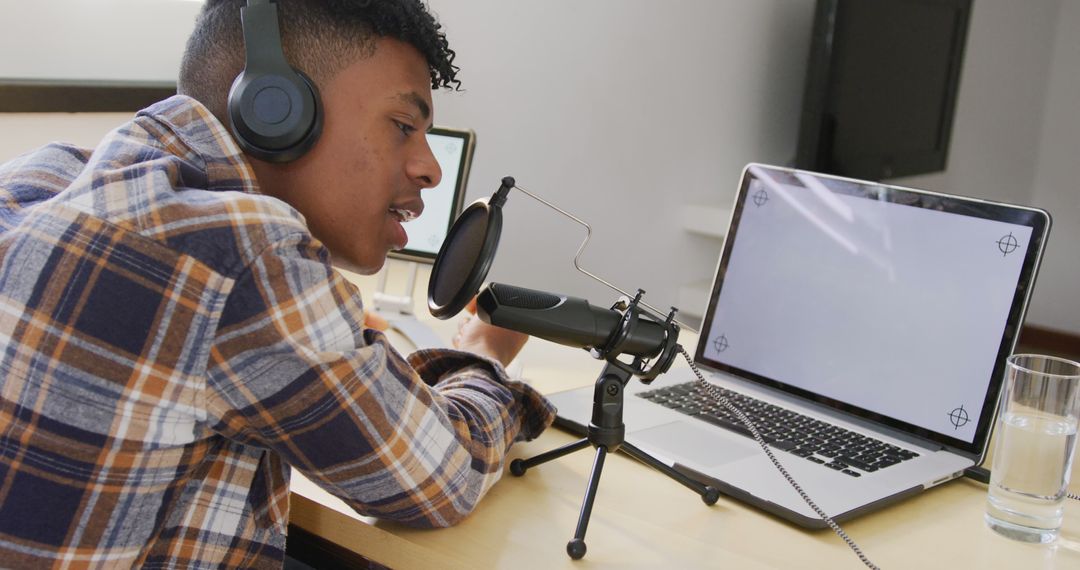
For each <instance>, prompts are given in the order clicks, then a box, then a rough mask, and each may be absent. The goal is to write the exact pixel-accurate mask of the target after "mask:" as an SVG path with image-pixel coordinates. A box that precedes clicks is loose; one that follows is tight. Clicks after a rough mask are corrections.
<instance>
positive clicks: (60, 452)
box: [0, 0, 553, 568]
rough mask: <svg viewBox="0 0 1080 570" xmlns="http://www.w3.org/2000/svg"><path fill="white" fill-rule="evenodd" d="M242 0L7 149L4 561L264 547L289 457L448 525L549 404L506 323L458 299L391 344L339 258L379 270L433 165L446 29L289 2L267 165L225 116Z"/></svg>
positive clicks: (223, 562)
mask: <svg viewBox="0 0 1080 570" xmlns="http://www.w3.org/2000/svg"><path fill="white" fill-rule="evenodd" d="M249 4H253V5H254V4H265V2H249ZM243 5H244V2H240V1H236V0H217V1H215V0H208V1H207V2H206V5H205V7H204V8H203V11H202V13H201V15H200V17H199V20H198V22H197V25H196V31H195V32H194V34H193V35H192V38H191V40H190V41H189V44H188V47H187V50H186V53H185V56H184V62H183V64H182V70H181V74H180V81H179V87H180V89H179V91H180V93H181V94H180V95H177V96H176V97H173V98H171V99H168V100H166V101H163V102H161V103H158V104H156V105H154V106H152V107H150V108H148V109H146V110H144V111H142V112H140V113H139V114H138V115H137V116H136V117H135V119H134V120H132V121H131V122H130V123H127V124H125V125H123V126H121V127H119V128H118V129H117V130H115V131H113V132H112V133H110V134H109V135H108V136H106V138H105V139H104V140H103V141H102V142H101V144H100V145H99V146H98V147H97V148H96V149H94V150H93V151H90V150H82V149H76V148H72V147H70V146H65V145H59V144H57V145H50V146H47V147H45V148H43V149H40V150H37V151H35V152H32V153H30V154H27V155H24V156H23V157H20V158H18V159H16V160H15V161H13V162H10V163H8V164H5V165H2V166H0V197H2V198H3V204H4V207H3V209H2V210H0V349H2V352H0V456H2V460H0V565H3V566H14V567H35V568H37V567H48V566H65V567H131V566H134V567H141V568H159V567H169V568H173V567H230V568H232V567H235V568H253V567H280V565H281V561H282V557H283V551H284V544H285V530H286V524H287V517H288V480H289V466H292V468H295V469H299V470H300V471H301V472H303V473H304V474H305V475H307V476H308V477H309V478H311V479H313V480H315V481H317V482H318V483H319V484H320V485H322V486H323V487H324V488H326V489H327V490H329V491H330V492H332V493H334V494H335V495H337V496H339V497H341V498H342V499H344V500H345V501H346V502H347V503H349V504H350V505H352V506H353V507H354V508H355V509H357V510H358V511H359V512H361V513H365V514H369V515H374V516H378V517H384V518H388V519H394V520H398V521H401V522H403V523H406V524H410V525H417V526H445V525H451V524H454V523H455V522H457V521H459V520H461V518H462V517H464V516H466V515H467V514H468V513H469V512H471V511H472V509H473V508H474V507H475V505H476V503H477V501H478V500H479V499H480V498H481V497H482V496H483V495H484V493H485V492H486V491H487V490H488V489H489V488H490V486H491V485H492V484H493V483H494V482H495V481H496V480H497V479H498V478H499V476H500V474H501V471H502V462H503V458H504V456H505V454H506V452H507V450H508V448H509V447H510V445H511V444H512V443H513V442H514V441H517V440H521V439H527V438H532V437H534V436H536V435H537V434H539V433H540V432H541V431H542V430H543V429H544V428H545V427H546V426H547V425H549V424H550V422H551V420H552V419H553V410H552V409H551V407H550V405H549V404H548V403H547V402H546V400H544V398H543V397H541V396H540V395H539V394H538V393H536V392H535V391H534V390H532V389H531V388H530V387H528V386H526V385H524V384H522V383H520V382H515V381H512V380H510V379H509V378H507V376H506V374H505V372H504V370H503V365H504V364H505V363H507V362H508V361H509V360H510V359H512V358H513V357H514V356H515V355H516V353H517V352H518V350H520V348H521V345H522V344H523V342H524V337H523V336H521V335H519V334H517V333H512V332H509V331H504V330H500V329H495V328H493V327H488V326H487V325H484V324H483V323H481V322H479V320H477V319H472V320H470V321H469V322H468V323H467V324H466V325H464V326H463V328H462V329H461V331H460V334H459V336H458V338H457V341H456V342H457V346H458V348H460V349H461V350H443V351H423V352H419V353H416V354H413V355H412V356H410V357H409V358H408V359H405V358H403V357H401V356H400V355H398V354H397V353H396V352H395V351H394V349H393V348H391V347H390V346H389V345H388V344H387V341H386V338H385V337H384V336H383V335H382V334H381V333H379V332H378V331H376V330H372V329H367V328H365V327H364V326H363V310H362V305H361V300H360V297H359V295H358V293H357V291H356V289H355V288H354V287H353V286H352V285H350V284H349V283H347V282H346V281H345V280H344V279H343V278H342V277H341V276H340V275H339V274H338V273H337V272H335V270H334V269H333V268H332V267H331V264H334V265H339V266H343V267H348V268H351V269H354V270H357V271H361V272H364V273H372V272H375V271H377V270H378V269H379V268H380V267H381V266H382V264H383V263H384V261H385V257H386V253H387V252H388V251H389V250H391V249H394V248H400V247H403V246H404V245H405V239H406V238H405V233H404V231H403V229H402V227H401V223H402V222H404V221H406V220H408V219H410V218H412V217H413V216H416V215H419V214H420V212H421V210H422V209H423V201H422V199H421V195H422V193H421V190H422V189H424V188H428V187H432V186H435V185H436V184H438V182H439V177H440V175H441V173H440V170H439V166H438V163H437V162H436V161H435V159H434V157H433V155H432V153H431V151H430V149H429V148H428V146H427V141H426V137H425V134H424V133H425V131H426V130H427V129H428V128H429V127H430V126H431V124H432V120H433V106H432V101H431V89H432V88H433V87H435V88H437V87H440V86H443V87H445V86H449V85H451V84H456V83H457V81H456V78H455V74H456V71H457V68H456V67H455V66H453V65H452V61H453V57H454V53H453V51H451V50H450V49H449V48H448V45H447V43H446V38H445V36H444V34H443V33H442V32H440V26H439V25H438V24H437V23H436V22H435V21H434V19H433V18H432V17H431V16H430V15H429V14H428V13H427V11H426V9H425V8H424V6H423V5H422V4H421V3H420V0H382V1H379V0H376V1H370V2H364V1H354V2H347V1H332V0H325V1H318V0H280V2H279V3H278V5H277V11H278V19H279V21H280V30H281V38H282V43H283V45H284V53H285V56H286V57H287V58H288V59H289V62H290V63H291V64H292V65H293V66H295V67H296V68H299V69H301V70H303V71H304V72H305V73H306V74H307V75H308V76H310V78H311V79H312V81H313V83H314V84H315V85H316V86H317V88H318V91H319V92H321V102H322V111H321V112H322V132H321V136H319V137H318V138H317V140H316V141H315V142H314V145H313V146H312V147H311V148H310V149H309V150H307V151H306V152H301V153H299V156H292V157H288V158H291V159H292V160H290V161H287V162H275V161H269V160H264V159H263V158H265V156H264V155H262V154H261V153H260V152H258V150H257V149H256V150H251V149H248V148H247V147H245V150H241V149H240V147H238V145H237V142H236V140H234V139H235V138H238V135H234V134H233V133H232V132H230V128H232V129H236V128H238V127H237V125H235V124H234V120H233V118H230V115H229V113H228V110H227V104H226V101H227V97H228V93H229V88H230V85H231V83H232V81H233V78H234V77H236V76H237V74H239V73H240V72H241V71H242V70H243V69H244V62H245V47H244V44H245V35H244V33H243V31H242V29H241V25H240V14H241V7H242V6H243ZM266 7H267V6H262V8H266ZM264 31H265V30H264ZM271 114H272V113H271ZM256 155H259V156H263V158H256ZM271 158H273V157H271Z"/></svg>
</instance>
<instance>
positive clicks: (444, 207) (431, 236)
mask: <svg viewBox="0 0 1080 570" xmlns="http://www.w3.org/2000/svg"><path fill="white" fill-rule="evenodd" d="M427 140H428V146H430V147H431V152H432V153H433V154H434V155H435V160H437V161H438V162H439V167H440V168H441V169H442V180H441V181H440V182H439V185H438V186H436V187H434V188H428V189H426V190H424V191H423V192H421V196H423V198H424V213H423V214H422V215H421V216H420V217H419V218H416V219H415V220H412V221H410V222H409V223H407V224H405V226H404V227H405V234H406V235H408V236H409V243H408V245H407V246H406V247H405V249H403V250H401V251H393V252H390V256H391V257H395V258H398V259H408V260H412V261H422V262H426V263H433V262H434V261H435V256H437V255H438V254H439V248H440V247H442V243H443V240H444V239H446V234H447V232H449V231H450V227H451V226H453V225H454V220H456V219H457V217H458V214H460V213H461V203H462V201H463V200H464V199H465V185H466V184H467V183H468V181H469V167H470V165H471V164H472V155H473V149H474V148H475V146H476V135H475V134H474V133H473V131H471V130H464V129H450V128H445V127H432V128H431V129H430V130H429V131H428V132H427Z"/></svg>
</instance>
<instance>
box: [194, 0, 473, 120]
mask: <svg viewBox="0 0 1080 570" xmlns="http://www.w3.org/2000/svg"><path fill="white" fill-rule="evenodd" d="M245 3H246V0H207V1H206V3H205V4H204V5H203V8H202V11H201V12H200V13H199V16H198V19H197V20H196V22H195V30H194V31H193V32H192V34H191V37H190V38H189V39H188V42H187V47H186V48H185V50H184V56H183V59H182V60H181V62H180V76H179V78H178V81H177V91H178V92H179V93H181V94H184V95H188V96H190V97H193V98H195V99H197V100H199V101H200V102H202V103H203V104H204V105H206V106H207V107H208V108H209V109H210V110H211V111H212V112H213V113H214V115H216V116H217V117H218V118H219V119H224V118H225V108H226V99H227V98H228V93H229V87H230V86H231V85H232V81H233V79H234V78H235V77H236V76H237V74H239V73H240V71H241V70H242V69H243V67H244V40H243V35H244V34H243V31H242V30H241V26H240V8H241V7H243V6H244V4H245ZM277 5H278V22H279V27H280V29H281V41H282V46H283V48H284V51H285V57H286V59H288V60H289V63H290V64H291V65H292V66H293V67H296V68H297V69H300V70H301V71H303V72H304V73H306V74H307V75H308V76H310V77H311V78H312V79H313V80H314V81H315V84H316V85H320V86H321V85H324V84H325V83H326V82H327V81H329V80H330V79H331V78H333V77H334V75H336V74H337V72H339V71H341V70H342V69H343V68H345V67H346V66H347V65H349V64H350V63H352V62H353V61H356V60H357V59H361V58H364V57H368V56H370V55H371V54H372V53H373V51H374V49H375V40H376V39H378V38H382V37H388V38H394V39H396V40H400V41H402V42H405V43H408V44H410V45H412V46H413V47H415V48H416V50H417V51H419V52H420V54H421V55H422V56H423V57H424V59H425V60H426V61H427V64H428V69H429V70H430V72H431V87H432V89H439V88H443V87H445V88H449V89H460V88H461V81H459V80H458V78H457V73H458V67H457V66H456V65H454V57H455V55H456V54H455V53H454V50H452V49H450V44H449V42H447V40H446V34H445V33H444V32H443V31H442V25H440V24H439V23H438V22H437V21H436V20H435V18H434V16H432V15H431V13H430V12H428V9H427V7H426V6H425V4H424V2H423V1H422V0H277Z"/></svg>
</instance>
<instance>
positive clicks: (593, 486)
mask: <svg viewBox="0 0 1080 570" xmlns="http://www.w3.org/2000/svg"><path fill="white" fill-rule="evenodd" d="M606 456H607V448H606V447H604V446H602V445H601V446H599V447H597V448H596V459H595V460H594V461H593V467H592V473H590V474H589V486H588V487H586V488H585V500H584V501H583V502H582V503H581V513H580V514H578V522H577V530H575V531H574V538H573V539H572V540H571V541H570V542H568V543H566V553H567V554H569V555H570V558H573V559H574V560H580V559H581V558H582V557H583V556H585V531H586V530H588V528H589V517H590V516H592V506H593V501H594V500H595V499H596V490H597V489H598V488H599V487H600V473H601V472H602V471H603V470H604V458H605V457H606Z"/></svg>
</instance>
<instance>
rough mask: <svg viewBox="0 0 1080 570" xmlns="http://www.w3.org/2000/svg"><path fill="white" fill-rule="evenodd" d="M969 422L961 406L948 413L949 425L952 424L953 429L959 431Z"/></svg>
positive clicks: (969, 419) (965, 411)
mask: <svg viewBox="0 0 1080 570" xmlns="http://www.w3.org/2000/svg"><path fill="white" fill-rule="evenodd" d="M970 421H971V418H970V417H969V416H968V413H967V410H965V409H964V406H963V405H962V404H961V405H960V407H959V408H955V409H953V411H951V412H949V423H951V424H952V426H953V429H960V428H962V427H964V426H966V425H967V423H968V422H970Z"/></svg>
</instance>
